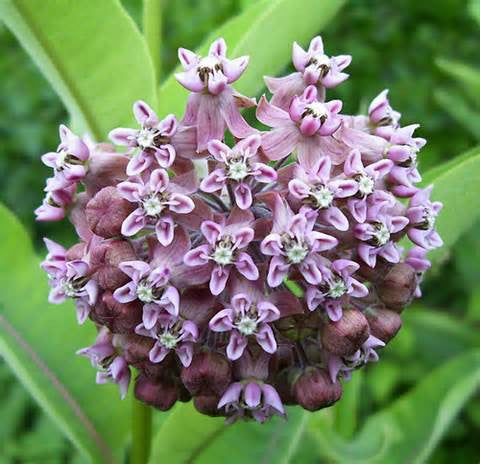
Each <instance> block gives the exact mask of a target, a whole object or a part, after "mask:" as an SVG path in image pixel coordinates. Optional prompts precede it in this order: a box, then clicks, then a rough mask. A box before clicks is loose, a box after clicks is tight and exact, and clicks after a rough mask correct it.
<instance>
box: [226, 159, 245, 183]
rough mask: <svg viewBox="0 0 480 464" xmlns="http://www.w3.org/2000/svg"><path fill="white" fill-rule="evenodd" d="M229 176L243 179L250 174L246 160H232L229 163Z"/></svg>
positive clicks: (234, 178)
mask: <svg viewBox="0 0 480 464" xmlns="http://www.w3.org/2000/svg"><path fill="white" fill-rule="evenodd" d="M228 176H229V177H230V179H233V180H243V179H245V177H247V176H248V166H247V163H246V162H245V161H244V160H235V161H231V162H230V163H229V164H228Z"/></svg>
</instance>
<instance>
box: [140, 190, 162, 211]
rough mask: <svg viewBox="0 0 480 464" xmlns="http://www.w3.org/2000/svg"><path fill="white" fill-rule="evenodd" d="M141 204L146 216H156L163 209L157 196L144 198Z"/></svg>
mask: <svg viewBox="0 0 480 464" xmlns="http://www.w3.org/2000/svg"><path fill="white" fill-rule="evenodd" d="M142 203H143V210H144V211H145V214H146V215H147V216H158V215H159V214H160V213H161V212H162V211H163V208H164V205H163V203H162V201H161V200H160V198H158V196H157V195H152V196H151V197H148V198H146V199H145V200H143V202H142Z"/></svg>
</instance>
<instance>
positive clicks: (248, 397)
mask: <svg viewBox="0 0 480 464" xmlns="http://www.w3.org/2000/svg"><path fill="white" fill-rule="evenodd" d="M261 397H262V390H261V388H260V386H259V385H258V383H256V382H249V383H248V384H247V386H246V387H245V390H244V398H245V403H246V404H247V406H248V407H250V408H252V409H254V408H256V407H257V406H259V405H260V400H261Z"/></svg>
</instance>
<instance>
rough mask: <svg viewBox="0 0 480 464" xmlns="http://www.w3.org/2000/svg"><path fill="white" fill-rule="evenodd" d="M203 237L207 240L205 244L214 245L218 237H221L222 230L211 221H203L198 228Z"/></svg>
mask: <svg viewBox="0 0 480 464" xmlns="http://www.w3.org/2000/svg"><path fill="white" fill-rule="evenodd" d="M200 230H201V231H202V234H203V236H204V237H205V238H206V239H207V242H208V243H210V244H211V245H214V244H215V243H216V242H217V240H218V239H219V237H220V236H221V235H222V231H223V228H222V226H221V225H220V224H217V223H216V222H213V221H204V222H202V225H201V226H200Z"/></svg>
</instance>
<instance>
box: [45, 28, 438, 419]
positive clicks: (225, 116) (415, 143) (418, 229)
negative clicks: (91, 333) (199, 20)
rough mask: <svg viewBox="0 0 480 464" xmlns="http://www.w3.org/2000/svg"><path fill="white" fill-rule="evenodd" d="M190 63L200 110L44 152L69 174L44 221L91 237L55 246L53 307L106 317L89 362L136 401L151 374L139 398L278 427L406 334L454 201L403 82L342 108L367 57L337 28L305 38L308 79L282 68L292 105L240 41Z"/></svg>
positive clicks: (56, 181) (184, 54)
mask: <svg viewBox="0 0 480 464" xmlns="http://www.w3.org/2000/svg"><path fill="white" fill-rule="evenodd" d="M179 58H180V62H181V64H182V66H183V68H184V71H183V72H181V73H179V74H177V75H176V78H177V80H178V82H179V83H180V84H181V85H182V86H183V87H185V88H186V89H188V90H189V91H191V94H190V97H189V99H188V102H187V107H186V110H185V115H184V117H183V119H182V120H177V118H176V117H175V116H174V115H171V114H170V115H168V116H166V117H165V118H164V119H159V118H158V117H157V115H156V114H155V112H154V110H153V109H152V108H150V107H149V106H148V105H147V104H146V103H145V102H142V101H138V102H136V103H135V104H134V106H133V111H134V116H135V118H136V120H137V122H138V127H137V128H117V129H114V130H112V131H111V133H110V139H111V142H112V144H105V143H102V144H96V143H93V142H92V141H90V140H85V139H82V138H80V137H78V136H77V135H75V134H73V133H72V132H71V131H69V130H68V129H67V128H66V127H64V126H61V128H60V137H61V143H60V145H59V148H58V150H57V152H55V153H48V154H46V155H44V157H43V158H42V159H43V161H44V162H45V164H47V165H48V166H51V167H52V168H53V170H54V175H53V177H52V178H51V179H49V180H48V182H47V189H46V190H47V196H46V199H45V201H44V203H43V205H42V206H41V207H40V208H39V209H38V210H37V211H36V213H37V216H38V219H39V220H44V221H46V220H59V219H62V218H63V217H64V216H66V215H67V214H68V215H69V217H70V220H71V222H72V223H73V225H74V227H75V229H76V231H77V234H78V236H79V243H76V244H75V245H73V246H71V247H70V248H68V249H66V248H64V247H63V246H61V245H59V244H56V243H55V242H53V241H51V240H46V245H47V247H48V251H49V253H48V255H47V257H46V259H45V261H44V262H43V263H42V266H43V268H44V269H45V271H46V272H47V274H48V278H49V282H50V285H51V288H52V289H51V293H50V301H51V302H52V303H61V302H62V301H64V300H65V299H66V298H72V299H73V300H74V301H75V304H76V308H77V317H78V322H79V323H84V322H85V321H86V320H87V319H90V320H91V321H93V322H94V323H95V324H96V326H97V328H98V338H97V340H96V342H95V343H94V344H93V345H92V346H91V347H88V348H85V349H82V350H80V351H79V354H81V355H85V356H87V357H89V358H90V359H91V362H92V364H93V365H94V366H95V367H96V368H97V369H98V374H97V382H99V383H103V382H106V381H113V382H116V383H117V384H118V385H119V387H120V392H121V395H122V397H124V396H125V395H126V393H127V390H128V387H129V383H130V380H131V369H134V370H135V372H136V373H137V376H136V378H135V380H134V382H135V387H134V392H135V395H136V397H137V398H138V399H139V400H141V401H143V402H145V403H147V404H149V405H152V406H155V407H157V408H159V409H161V410H167V409H169V408H171V407H172V406H173V404H175V402H176V401H189V400H191V399H193V402H194V405H195V407H196V408H197V409H198V411H200V412H201V413H204V414H208V415H213V416H217V415H219V416H226V417H227V419H228V421H233V420H236V419H237V418H254V419H256V420H258V421H260V422H263V421H265V420H266V419H268V418H269V417H271V416H272V415H275V414H276V415H280V416H283V415H285V409H284V405H294V404H298V405H300V406H302V407H303V408H305V409H307V410H311V411H314V410H318V409H320V408H324V407H327V406H330V405H332V404H333V403H334V402H336V401H337V400H339V399H340V397H341V395H342V383H341V382H342V381H343V380H344V379H348V378H349V377H350V376H351V374H352V372H353V371H354V370H356V369H358V368H361V367H363V366H365V365H366V364H367V363H369V362H371V361H377V360H378V353H377V351H378V350H379V349H380V348H382V347H384V346H385V345H386V344H387V343H388V342H389V341H390V340H391V339H392V338H393V337H394V336H395V334H396V333H397V332H398V330H399V329H400V327H401V318H400V313H401V311H402V310H403V308H405V306H407V305H408V304H409V303H410V301H411V300H412V298H414V297H415V296H417V297H418V296H420V290H419V284H420V282H421V279H422V275H423V273H424V272H425V271H426V270H427V269H428V268H429V266H430V263H429V261H428V260H427V258H426V253H427V251H428V250H431V249H433V248H436V247H438V246H440V245H441V244H442V241H441V239H440V237H439V235H438V234H437V232H436V231H435V218H436V216H437V214H438V213H439V210H440V209H441V206H442V205H441V204H440V203H438V202H432V201H431V200H430V199H429V197H430V193H431V187H428V188H426V189H420V188H418V187H417V186H416V185H417V184H418V182H419V181H420V180H421V178H420V174H419V172H418V169H417V155H418V152H419V151H420V149H421V148H422V147H423V145H424V144H425V140H424V139H422V138H418V137H414V131H415V129H416V128H417V125H409V126H405V127H401V125H400V123H399V120H400V114H399V113H397V112H396V111H394V110H393V109H392V108H391V106H390V104H389V100H388V98H387V91H383V92H382V93H380V95H378V96H377V97H376V98H375V99H374V100H373V101H372V103H371V104H370V107H369V110H368V115H366V116H347V115H343V114H341V109H342V102H341V101H339V100H327V99H326V89H330V88H334V87H335V86H337V85H339V84H340V83H342V82H343V81H344V80H345V79H347V78H348V74H346V73H344V72H343V71H344V69H345V68H346V67H347V66H348V65H349V63H350V61H351V57H350V56H348V55H344V56H332V57H331V56H328V55H326V54H325V52H324V49H323V43H322V40H321V38H320V37H316V38H314V39H313V40H312V42H311V43H310V46H309V48H308V50H306V51H305V50H303V49H302V48H301V47H300V46H299V45H297V44H296V43H295V44H294V46H293V64H294V66H295V68H296V72H294V73H292V74H290V75H289V76H286V77H282V78H266V83H267V86H268V89H269V90H270V91H271V93H272V94H273V96H272V98H271V99H270V101H268V100H267V98H266V97H265V96H263V97H262V98H261V100H260V101H259V103H258V105H257V103H256V101H255V99H251V98H248V97H245V96H243V95H241V94H239V93H238V92H237V91H235V90H234V89H233V88H232V86H231V85H232V83H233V82H234V81H236V80H237V79H238V78H239V77H240V76H241V75H242V73H243V72H244V71H245V69H246V67H247V64H248V57H240V58H236V59H228V58H227V56H226V44H225V42H224V40H223V39H219V40H217V41H215V42H214V43H213V44H212V45H211V47H210V51H209V53H208V55H207V56H206V57H200V56H198V55H196V54H195V53H193V52H191V51H189V50H185V49H180V50H179ZM242 107H256V116H257V119H258V120H259V121H260V122H261V123H263V124H264V125H266V126H268V127H270V128H271V130H267V131H261V130H257V129H255V128H254V127H251V126H250V125H249V124H248V123H247V122H246V121H245V119H244V118H243V117H242V115H241V113H240V109H241V108H242ZM228 133H229V134H230V135H231V138H232V139H233V141H234V142H233V144H231V145H232V146H229V145H228V144H227V142H226V139H225V137H226V135H227V134H228ZM199 172H202V175H201V176H200V175H199V174H198V173H199ZM403 239H404V240H405V242H403V241H402V244H403V243H405V244H408V240H410V241H411V242H412V243H413V245H412V246H405V249H404V248H403V247H402V246H401V245H400V241H401V240H403Z"/></svg>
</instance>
